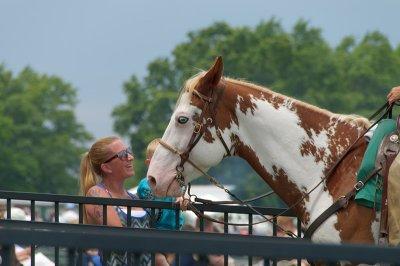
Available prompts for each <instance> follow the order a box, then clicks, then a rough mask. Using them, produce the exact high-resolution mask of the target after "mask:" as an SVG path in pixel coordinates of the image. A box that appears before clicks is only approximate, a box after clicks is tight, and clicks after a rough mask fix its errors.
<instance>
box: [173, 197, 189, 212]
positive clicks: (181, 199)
mask: <svg viewBox="0 0 400 266" xmlns="http://www.w3.org/2000/svg"><path fill="white" fill-rule="evenodd" d="M175 202H176V203H179V206H180V208H181V210H182V211H187V209H188V206H189V203H190V200H189V199H188V198H185V197H179V198H177V199H176V201H175Z"/></svg>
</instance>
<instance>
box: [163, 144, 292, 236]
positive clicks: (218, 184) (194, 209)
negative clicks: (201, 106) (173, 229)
mask: <svg viewBox="0 0 400 266" xmlns="http://www.w3.org/2000/svg"><path fill="white" fill-rule="evenodd" d="M160 144H161V145H162V146H163V147H164V148H166V149H168V150H169V151H171V152H173V153H175V154H177V155H178V156H179V155H180V152H179V151H178V150H177V149H175V148H174V147H172V146H170V145H169V144H167V143H166V142H164V141H163V140H160ZM186 161H187V162H188V163H190V164H191V165H192V166H193V167H194V168H195V169H196V170H197V171H199V172H200V173H202V174H203V175H204V176H205V177H207V179H208V181H209V182H210V183H212V184H213V185H215V186H216V187H218V188H220V189H222V190H224V191H225V193H227V194H228V195H230V196H231V197H232V198H234V199H235V200H237V201H238V202H239V203H240V204H241V205H244V206H246V207H248V208H249V209H250V210H252V211H253V212H255V213H256V214H258V215H260V216H261V217H262V218H263V219H264V221H260V222H254V223H250V224H249V223H246V224H244V223H229V222H228V223H227V222H221V221H218V220H216V219H214V218H212V217H210V216H208V215H206V214H202V213H201V211H200V210H199V209H197V207H196V206H195V205H194V204H193V203H192V200H191V198H189V199H186V200H187V201H188V207H189V208H190V209H191V210H192V211H193V212H194V213H195V214H196V215H197V216H198V217H199V218H206V219H207V220H210V221H212V222H215V223H219V224H226V225H236V226H248V225H256V224H261V223H265V222H270V223H271V224H273V225H275V226H276V227H277V228H279V229H280V230H282V231H283V232H284V233H285V234H286V235H288V236H290V237H292V238H297V236H296V235H295V234H294V233H293V232H291V231H288V230H286V229H284V228H282V227H281V226H280V225H279V224H277V223H275V222H274V221H273V219H275V218H276V217H277V216H280V215H282V214H278V215H275V216H273V217H272V218H268V217H267V216H265V215H264V214H262V213H261V212H259V211H258V210H256V209H255V208H254V207H253V206H251V205H250V204H248V203H246V202H244V201H242V200H241V199H239V198H238V197H237V196H236V195H235V194H233V193H232V192H230V191H229V189H227V188H225V187H224V186H223V185H222V184H221V183H220V182H219V181H218V180H217V179H215V178H214V177H212V176H211V175H209V174H208V173H206V172H204V171H203V170H202V169H201V168H199V167H198V166H197V165H196V164H195V163H193V162H192V161H191V160H190V159H189V158H188V159H187V160H186ZM189 196H190V195H189ZM192 196H194V195H192ZM285 212H286V211H285Z"/></svg>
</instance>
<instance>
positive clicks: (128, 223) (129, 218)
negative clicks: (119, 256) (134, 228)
mask: <svg viewBox="0 0 400 266" xmlns="http://www.w3.org/2000/svg"><path fill="white" fill-rule="evenodd" d="M126 209H127V214H126V216H127V218H126V219H127V220H126V227H131V225H132V207H131V206H127V207H126ZM132 254H133V253H132V252H128V254H127V261H126V262H127V264H128V265H129V266H130V265H132Z"/></svg>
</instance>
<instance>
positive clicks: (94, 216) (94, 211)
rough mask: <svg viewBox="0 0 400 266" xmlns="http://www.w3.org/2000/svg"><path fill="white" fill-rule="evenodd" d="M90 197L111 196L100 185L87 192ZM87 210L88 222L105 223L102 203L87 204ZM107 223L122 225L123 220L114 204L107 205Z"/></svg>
mask: <svg viewBox="0 0 400 266" xmlns="http://www.w3.org/2000/svg"><path fill="white" fill-rule="evenodd" d="M86 196H88V197H102V198H109V197H110V196H109V195H108V194H107V192H106V191H104V190H103V189H101V188H100V187H98V186H94V187H91V188H90V189H89V191H88V192H87V193H86ZM85 212H86V215H87V217H88V222H89V223H91V224H97V225H102V224H103V206H102V205H89V204H86V205H85ZM107 225H109V226H117V227H122V224H121V220H120V219H119V217H118V214H117V212H116V211H115V208H114V206H107Z"/></svg>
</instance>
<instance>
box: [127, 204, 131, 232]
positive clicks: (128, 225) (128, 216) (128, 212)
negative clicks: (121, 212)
mask: <svg viewBox="0 0 400 266" xmlns="http://www.w3.org/2000/svg"><path fill="white" fill-rule="evenodd" d="M127 209H128V211H127V219H128V220H127V221H126V226H127V227H131V225H132V207H131V206H128V207H127Z"/></svg>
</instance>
